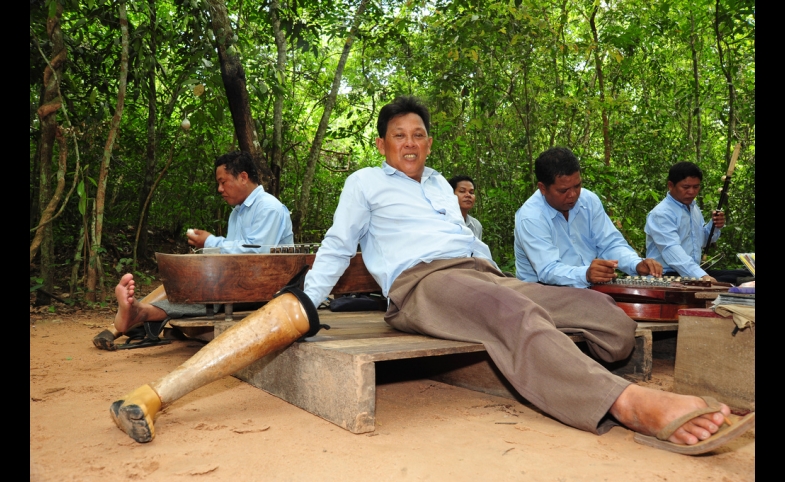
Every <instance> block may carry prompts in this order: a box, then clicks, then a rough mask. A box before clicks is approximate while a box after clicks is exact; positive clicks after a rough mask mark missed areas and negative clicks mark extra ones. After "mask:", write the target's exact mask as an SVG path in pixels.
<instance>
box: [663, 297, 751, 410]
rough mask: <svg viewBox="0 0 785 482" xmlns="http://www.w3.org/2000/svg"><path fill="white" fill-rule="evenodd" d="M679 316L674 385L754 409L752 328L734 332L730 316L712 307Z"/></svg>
mask: <svg viewBox="0 0 785 482" xmlns="http://www.w3.org/2000/svg"><path fill="white" fill-rule="evenodd" d="M687 313H688V314H681V315H680V316H679V334H678V338H677V342H676V366H675V369H674V376H673V389H674V391H675V392H678V393H685V394H691V395H711V396H714V397H715V398H717V399H718V400H720V401H721V402H723V403H726V404H727V405H729V406H730V407H731V408H735V409H743V410H755V328H754V326H753V327H748V328H745V329H744V330H739V331H738V332H736V334H735V335H734V334H733V331H734V328H735V327H736V324H735V323H734V322H733V318H731V317H728V318H725V317H721V316H719V315H717V314H716V313H714V312H713V311H712V310H702V311H701V312H697V310H689V312H687Z"/></svg>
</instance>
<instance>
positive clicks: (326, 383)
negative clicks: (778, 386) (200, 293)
mask: <svg viewBox="0 0 785 482" xmlns="http://www.w3.org/2000/svg"><path fill="white" fill-rule="evenodd" d="M383 317H384V314H383V313H382V312H360V313H332V312H329V311H320V318H321V321H322V322H323V323H327V324H329V325H330V326H331V327H332V329H330V330H322V331H321V332H319V333H318V334H317V336H315V337H312V338H309V341H307V342H300V343H294V344H293V345H291V346H290V347H288V348H286V349H284V350H281V351H279V352H276V353H272V354H270V355H268V356H266V357H264V358H263V359H261V360H258V361H256V362H255V363H253V364H252V365H250V366H249V367H247V368H245V369H243V370H240V371H239V372H238V373H236V374H235V376H236V377H237V378H239V379H241V380H244V381H246V382H248V383H250V384H251V385H253V386H255V387H257V388H261V389H262V390H264V391H266V392H268V393H271V394H273V395H275V396H277V397H280V398H282V399H283V400H286V401H287V402H289V403H291V404H293V405H296V406H298V407H300V408H302V409H304V410H307V411H308V412H311V413H313V414H314V415H318V416H319V417H322V418H324V419H325V420H328V421H330V422H332V423H334V424H336V425H338V426H340V427H342V428H345V429H346V430H348V431H350V432H352V433H365V432H372V431H373V430H374V428H375V423H376V366H375V365H376V363H377V362H391V363H392V361H393V360H405V359H411V360H412V363H415V361H414V360H413V359H415V358H416V359H417V360H416V364H417V367H418V369H420V368H421V369H422V370H423V372H425V373H428V376H430V377H431V378H433V379H436V380H439V381H442V382H444V383H448V384H452V385H456V386H460V387H464V388H469V389H472V390H477V391H481V392H484V393H490V394H493V395H497V396H502V397H507V398H512V399H520V395H518V394H517V392H515V390H513V389H512V387H511V386H510V385H509V383H508V382H507V381H506V380H505V379H504V377H503V376H501V374H500V373H499V371H498V369H497V368H496V366H495V365H494V364H493V362H492V361H491V360H490V358H489V357H488V355H487V353H486V352H485V347H484V346H483V345H482V344H478V343H466V342H459V341H450V340H441V339H437V338H431V337H428V336H420V335H411V334H408V333H402V332H400V331H397V330H394V329H393V328H392V327H390V326H389V325H387V324H386V323H385V322H384V319H383ZM232 323H233V322H220V321H216V322H215V334H216V336H218V334H220V333H221V332H223V331H224V330H226V329H227V328H228V327H229V326H231V325H232ZM643 325H644V324H643V323H641V324H639V328H638V330H637V332H636V333H635V336H636V340H635V341H636V347H635V350H634V352H633V354H632V356H631V357H630V358H629V359H628V360H626V361H625V362H621V363H618V364H615V366H613V367H608V368H609V369H611V370H612V371H613V372H614V373H616V374H618V375H622V376H626V377H628V378H632V379H637V380H640V379H649V378H651V368H652V334H651V333H652V329H651V328H654V329H657V327H658V326H660V325H658V324H655V323H651V324H645V325H651V326H650V327H644V326H643ZM661 325H667V326H668V329H674V328H675V327H677V326H678V325H675V324H672V323H671V324H661ZM671 327H673V328H671ZM570 339H572V340H573V341H575V342H576V343H582V342H583V337H582V336H580V335H570ZM445 355H449V356H445ZM395 363H398V362H395Z"/></svg>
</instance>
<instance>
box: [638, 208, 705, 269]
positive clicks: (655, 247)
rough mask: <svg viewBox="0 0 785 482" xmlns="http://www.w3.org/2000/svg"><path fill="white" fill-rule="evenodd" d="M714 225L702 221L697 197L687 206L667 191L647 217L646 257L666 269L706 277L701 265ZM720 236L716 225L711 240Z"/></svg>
mask: <svg viewBox="0 0 785 482" xmlns="http://www.w3.org/2000/svg"><path fill="white" fill-rule="evenodd" d="M711 225H712V220H711V219H709V222H707V223H704V222H703V214H701V210H700V208H699V207H698V203H696V202H695V200H693V201H692V202H691V203H690V205H689V206H687V205H686V204H684V203H682V202H679V201H677V200H676V199H675V198H674V197H673V196H671V194H670V193H668V194H667V195H666V196H665V199H663V200H662V201H660V203H659V204H657V206H655V207H654V209H652V210H651V211H650V212H649V214H648V216H646V227H645V228H644V231H646V256H647V257H649V258H652V259H654V260H657V261H658V262H659V263H660V264H661V265H662V270H663V271H675V272H677V273H679V275H680V276H694V277H696V278H700V277H703V276H706V272H705V271H704V270H702V269H701V268H700V257H701V249H702V248H703V247H704V246H706V240H707V239H709V231H710V230H711ZM719 237H720V230H719V229H716V228H715V229H714V235H713V236H712V239H711V241H712V242H715V241H717V238H719Z"/></svg>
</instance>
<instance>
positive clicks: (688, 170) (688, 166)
mask: <svg viewBox="0 0 785 482" xmlns="http://www.w3.org/2000/svg"><path fill="white" fill-rule="evenodd" d="M688 177H697V178H698V179H700V180H701V181H703V171H701V168H700V167H698V166H697V165H696V164H694V163H692V162H689V161H682V162H677V163H676V164H674V165H673V166H672V167H671V169H670V171H668V180H669V181H670V182H672V183H673V184H676V183H677V182H680V181H683V180H684V179H687V178H688Z"/></svg>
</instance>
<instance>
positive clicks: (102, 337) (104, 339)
mask: <svg viewBox="0 0 785 482" xmlns="http://www.w3.org/2000/svg"><path fill="white" fill-rule="evenodd" d="M93 345H95V347H96V348H98V349H99V350H107V351H114V350H116V349H117V347H116V346H115V345H114V333H112V332H111V331H109V330H104V331H102V332H101V333H99V334H97V335H95V336H94V337H93Z"/></svg>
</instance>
